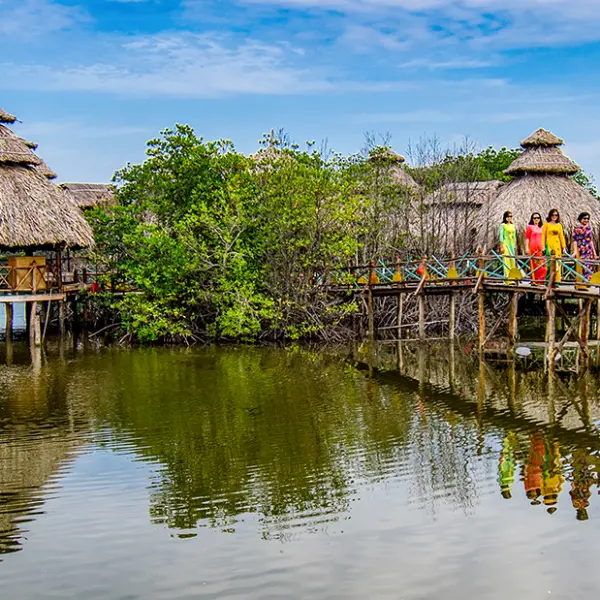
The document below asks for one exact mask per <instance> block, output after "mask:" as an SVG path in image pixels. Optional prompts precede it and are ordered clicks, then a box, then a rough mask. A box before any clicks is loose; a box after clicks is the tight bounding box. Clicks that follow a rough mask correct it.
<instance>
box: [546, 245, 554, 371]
mask: <svg viewBox="0 0 600 600" xmlns="http://www.w3.org/2000/svg"><path fill="white" fill-rule="evenodd" d="M555 280H556V257H555V256H554V251H553V252H552V255H551V256H550V277H549V279H548V289H547V291H546V300H547V303H546V307H547V311H548V333H547V338H548V368H549V370H550V373H553V372H554V369H555V368H556V299H555V298H554V297H553V294H552V288H553V287H554V282H555Z"/></svg>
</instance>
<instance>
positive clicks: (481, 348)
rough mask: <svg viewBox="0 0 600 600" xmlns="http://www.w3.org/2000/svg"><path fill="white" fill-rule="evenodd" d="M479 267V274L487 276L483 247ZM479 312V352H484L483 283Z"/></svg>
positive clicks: (479, 297) (478, 300)
mask: <svg viewBox="0 0 600 600" xmlns="http://www.w3.org/2000/svg"><path fill="white" fill-rule="evenodd" d="M477 255H478V256H479V258H478V259H477V267H478V269H479V276H480V277H482V278H483V277H485V274H484V273H483V271H484V269H485V260H484V259H483V251H482V250H481V248H479V249H478V250H477ZM477 312H478V314H479V352H480V353H483V351H484V346H485V290H484V289H483V285H482V286H481V287H480V289H479V292H478V295H477Z"/></svg>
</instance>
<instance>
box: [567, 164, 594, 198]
mask: <svg viewBox="0 0 600 600" xmlns="http://www.w3.org/2000/svg"><path fill="white" fill-rule="evenodd" d="M573 179H574V180H575V181H576V182H577V183H578V184H579V185H581V186H582V187H584V188H585V189H586V190H587V191H588V192H590V194H592V195H593V196H595V197H596V198H597V199H598V200H600V195H598V190H597V189H596V182H595V181H594V178H593V177H591V176H590V175H588V174H587V173H585V172H584V171H579V172H577V173H575V175H573Z"/></svg>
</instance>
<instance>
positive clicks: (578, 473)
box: [569, 449, 596, 521]
mask: <svg viewBox="0 0 600 600" xmlns="http://www.w3.org/2000/svg"><path fill="white" fill-rule="evenodd" d="M572 461H573V462H572V467H573V481H572V482H571V491H570V492H569V495H570V496H571V504H573V508H574V509H575V510H576V511H577V520H578V521H587V519H588V518H589V517H588V513H587V507H588V506H589V505H590V496H591V495H592V492H591V490H590V488H591V487H592V485H594V483H596V479H595V477H594V475H593V473H592V472H591V470H590V459H589V456H588V453H587V451H586V450H583V449H577V450H575V452H574V453H573V459H572Z"/></svg>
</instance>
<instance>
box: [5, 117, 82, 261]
mask: <svg viewBox="0 0 600 600" xmlns="http://www.w3.org/2000/svg"><path fill="white" fill-rule="evenodd" d="M51 175H55V174H54V173H53V172H52V171H51V169H50V168H49V167H48V165H46V164H45V163H44V162H43V161H42V160H41V159H40V158H39V157H37V156H36V155H35V154H34V153H33V152H32V151H31V149H30V148H29V147H28V146H27V144H26V143H25V141H24V140H22V139H21V138H19V137H18V136H16V135H15V134H14V133H13V132H12V131H11V130H10V129H8V127H6V126H5V125H0V247H2V248H37V249H44V248H47V249H51V248H53V247H55V246H56V245H58V244H66V245H67V246H70V247H75V248H77V247H87V246H92V245H93V243H94V239H93V236H92V231H91V228H90V226H89V224H88V223H87V221H86V220H85V217H84V216H83V214H82V213H81V211H80V210H79V209H78V208H77V206H76V205H75V204H74V202H73V201H72V200H71V199H70V198H68V197H67V196H66V195H65V194H64V192H62V191H61V190H60V189H59V188H58V187H57V186H55V185H54V184H53V183H51V182H50V181H49V179H48V178H49V177H50V176H51Z"/></svg>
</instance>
